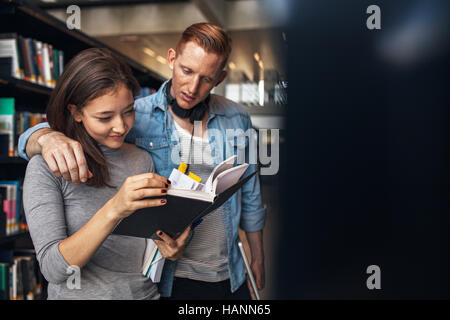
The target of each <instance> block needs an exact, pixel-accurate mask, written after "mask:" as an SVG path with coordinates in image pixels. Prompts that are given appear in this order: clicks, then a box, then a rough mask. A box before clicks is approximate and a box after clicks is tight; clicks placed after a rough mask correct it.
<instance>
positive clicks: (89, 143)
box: [23, 48, 188, 299]
mask: <svg viewBox="0 0 450 320" xmlns="http://www.w3.org/2000/svg"><path fill="white" fill-rule="evenodd" d="M138 89H139V85H138V83H137V81H136V79H135V78H134V77H133V75H132V73H131V70H130V68H129V67H128V65H127V64H125V63H124V62H123V61H121V60H120V59H119V58H118V57H115V56H114V55H113V54H112V53H111V52H110V51H108V50H106V49H98V48H93V49H87V50H84V51H82V52H80V53H79V54H78V55H77V56H75V57H74V58H73V59H72V60H71V61H70V62H69V63H68V65H67V66H66V68H65V71H64V73H63V74H62V75H61V77H60V79H59V81H58V84H57V86H56V88H55V89H54V90H53V92H52V95H51V97H50V101H49V104H48V106H47V118H48V122H49V124H50V126H51V128H52V129H54V130H56V131H59V132H61V133H63V134H65V135H66V136H68V137H71V138H72V139H74V140H76V141H78V142H79V143H80V146H81V147H82V149H83V151H84V152H85V156H86V161H87V165H88V168H89V171H90V179H88V181H87V182H86V183H81V184H78V185H74V184H72V183H71V182H68V181H66V180H64V179H63V178H62V177H56V176H55V175H54V174H53V170H51V169H50V168H52V167H54V165H53V164H52V163H51V164H49V165H47V163H46V162H45V161H44V160H43V158H42V156H40V155H38V156H34V157H33V158H32V159H31V160H30V162H29V164H28V166H27V170H26V175H25V181H24V197H23V201H24V209H25V214H26V219H27V223H28V226H29V230H30V234H31V238H32V240H33V244H34V247H35V249H36V254H37V259H38V261H39V265H40V269H41V272H42V274H43V275H44V277H45V278H46V279H47V280H48V282H49V284H48V299H157V298H159V294H158V291H157V287H156V284H154V283H152V281H151V280H150V279H149V278H146V277H144V276H143V275H142V273H141V268H142V264H143V257H144V251H145V248H146V239H141V238H133V237H125V236H119V235H112V234H111V231H112V230H113V229H114V227H115V226H116V225H117V223H118V222H119V221H120V220H121V219H122V218H125V217H127V216H129V215H131V214H132V213H133V212H134V211H135V210H137V209H140V208H144V207H153V206H161V205H164V204H165V201H166V200H165V199H164V198H163V197H162V196H164V195H165V194H166V192H167V188H168V184H169V183H170V182H169V181H168V180H167V179H166V178H164V177H161V176H159V175H157V174H154V173H152V171H153V169H154V167H153V162H152V159H151V157H150V155H149V154H148V153H147V152H146V151H144V150H141V149H138V148H137V147H136V146H134V145H130V144H127V143H124V139H125V136H126V135H127V133H128V131H129V130H130V129H131V127H132V126H133V123H134V118H135V114H134V96H135V95H136V94H137V92H138ZM61 147H62V148H64V146H61ZM54 157H55V158H54V159H53V160H54V161H55V164H56V163H58V164H60V163H61V161H64V159H58V158H57V157H58V156H57V155H56V154H55V156H54ZM66 165H67V167H68V168H70V167H71V164H70V163H67V164H66ZM144 198H145V199H144ZM148 198H151V199H148ZM187 233H188V232H185V233H184V234H183V237H184V236H187ZM165 236H166V235H165V234H164V237H163V239H164V238H165ZM160 237H161V236H160ZM158 244H159V245H158V246H161V252H166V251H167V250H166V249H167V248H166V247H165V245H166V243H165V242H161V241H158Z"/></svg>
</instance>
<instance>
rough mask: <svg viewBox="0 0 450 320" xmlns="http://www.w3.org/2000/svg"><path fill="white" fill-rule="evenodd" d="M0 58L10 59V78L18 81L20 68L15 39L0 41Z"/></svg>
mask: <svg viewBox="0 0 450 320" xmlns="http://www.w3.org/2000/svg"><path fill="white" fill-rule="evenodd" d="M0 57H2V58H3V57H6V58H8V57H10V58H11V76H12V77H15V78H19V79H20V67H19V60H18V52H17V43H16V39H15V38H9V39H0Z"/></svg>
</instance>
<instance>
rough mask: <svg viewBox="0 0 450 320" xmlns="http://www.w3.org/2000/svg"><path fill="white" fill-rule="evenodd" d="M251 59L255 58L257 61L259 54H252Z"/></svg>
mask: <svg viewBox="0 0 450 320" xmlns="http://www.w3.org/2000/svg"><path fill="white" fill-rule="evenodd" d="M253 58H255V60H256V61H259V59H260V58H259V54H258V52H255V53H254V54H253Z"/></svg>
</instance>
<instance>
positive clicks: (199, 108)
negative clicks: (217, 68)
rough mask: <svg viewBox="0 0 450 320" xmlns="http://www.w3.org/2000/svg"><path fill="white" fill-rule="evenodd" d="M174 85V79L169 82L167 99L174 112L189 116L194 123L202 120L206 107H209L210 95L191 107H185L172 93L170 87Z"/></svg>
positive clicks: (178, 114) (181, 116)
mask: <svg viewBox="0 0 450 320" xmlns="http://www.w3.org/2000/svg"><path fill="white" fill-rule="evenodd" d="M171 86H172V80H170V81H169V83H167V86H166V92H165V93H166V99H167V104H168V105H170V106H171V107H172V111H173V113H175V114H176V115H177V116H178V117H180V118H189V121H190V122H191V123H192V124H193V123H194V121H200V120H202V119H203V116H204V115H205V112H206V109H207V108H208V103H209V98H210V95H208V96H207V97H206V99H205V100H203V101H200V102H199V103H198V104H196V105H195V106H194V107H193V108H191V109H183V108H181V107H180V106H179V105H178V102H177V99H175V98H174V97H172V95H171V94H170V87H171Z"/></svg>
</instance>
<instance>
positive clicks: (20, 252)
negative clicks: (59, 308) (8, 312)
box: [0, 249, 43, 300]
mask: <svg viewBox="0 0 450 320" xmlns="http://www.w3.org/2000/svg"><path fill="white" fill-rule="evenodd" d="M42 289H43V277H42V274H41V273H40V271H39V264H38V262H37V260H36V253H35V251H34V250H33V249H10V250H0V300H35V299H37V298H40V297H41V294H42Z"/></svg>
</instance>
